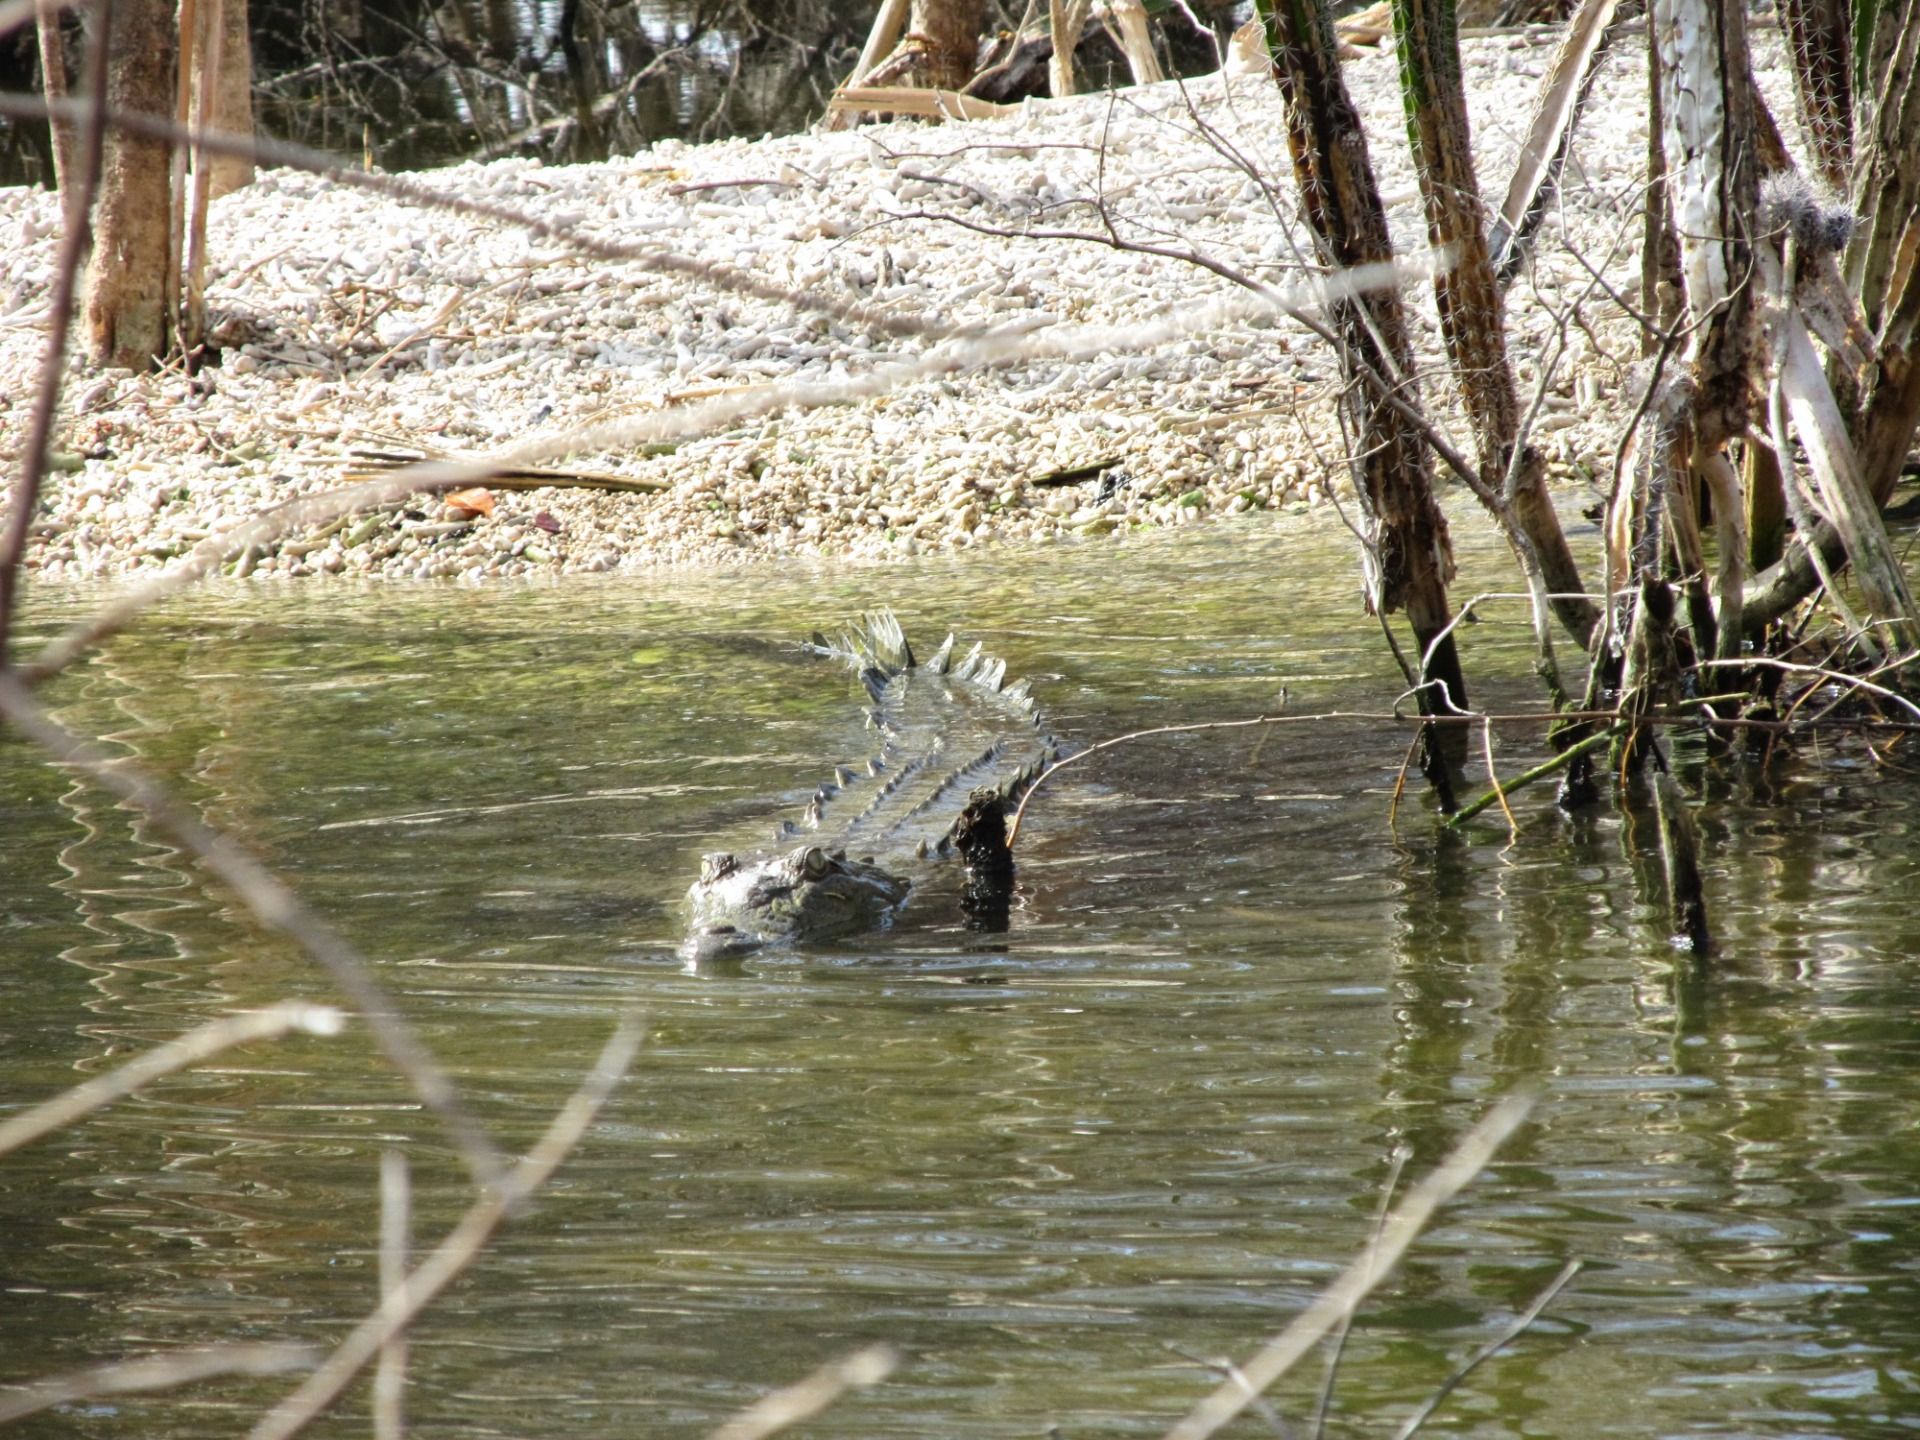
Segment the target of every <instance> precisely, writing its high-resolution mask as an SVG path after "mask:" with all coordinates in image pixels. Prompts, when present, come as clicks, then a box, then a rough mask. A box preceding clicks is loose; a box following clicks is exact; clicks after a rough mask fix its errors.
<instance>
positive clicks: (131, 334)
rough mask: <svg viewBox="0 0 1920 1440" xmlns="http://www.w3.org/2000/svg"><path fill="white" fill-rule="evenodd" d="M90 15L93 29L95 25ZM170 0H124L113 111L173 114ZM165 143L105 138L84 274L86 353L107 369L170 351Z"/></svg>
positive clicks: (116, 29) (110, 92) (117, 134)
mask: <svg viewBox="0 0 1920 1440" xmlns="http://www.w3.org/2000/svg"><path fill="white" fill-rule="evenodd" d="M91 15H92V12H91V11H89V20H88V23H89V24H92V23H94V22H93V20H92V18H91ZM174 29H175V26H174V8H173V6H172V5H171V4H170V3H168V0H120V3H119V4H116V5H115V7H114V22H113V35H112V41H111V44H110V46H109V51H108V60H107V104H108V106H109V107H111V108H112V109H114V110H127V111H140V112H143V113H145V114H148V115H160V116H165V115H169V114H171V113H172V110H173V99H174V69H175V56H176V43H175V34H174ZM168 149H169V147H168V146H167V144H166V143H165V142H164V141H160V140H149V139H146V138H145V137H143V136H139V135H134V134H131V133H129V132H127V131H125V130H119V129H115V130H110V131H108V132H107V139H106V150H105V154H104V157H103V161H102V165H103V168H102V171H101V177H100V198H99V201H98V203H97V204H96V205H95V207H94V219H93V256H92V259H91V261H90V263H89V264H88V266H87V293H86V305H85V315H86V324H87V345H88V351H89V353H90V355H91V357H92V358H93V360H94V361H95V362H96V363H98V364H102V365H121V366H126V367H128V368H130V369H136V370H139V369H145V368H147V367H148V366H150V365H152V364H153V362H154V361H155V360H156V359H158V358H159V357H160V356H162V355H164V354H165V353H166V351H167V346H168V342H169V341H170V339H171V338H172V326H171V325H170V323H169V321H168V318H167V305H166V289H167V275H168V266H167V235H168V213H167V209H168V207H167V200H168V195H167V175H168Z"/></svg>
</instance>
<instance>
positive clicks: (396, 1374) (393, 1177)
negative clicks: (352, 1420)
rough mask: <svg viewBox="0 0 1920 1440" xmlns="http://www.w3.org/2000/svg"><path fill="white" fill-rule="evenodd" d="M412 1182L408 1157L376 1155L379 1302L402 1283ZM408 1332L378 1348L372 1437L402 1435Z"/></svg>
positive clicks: (389, 1439)
mask: <svg viewBox="0 0 1920 1440" xmlns="http://www.w3.org/2000/svg"><path fill="white" fill-rule="evenodd" d="M411 1209H412V1187H411V1185H410V1183H409V1181H408V1179H407V1157H406V1155H405V1154H403V1153H402V1152H401V1151H398V1150H388V1151H385V1152H384V1153H383V1154H382V1155H381V1156H380V1303H381V1304H382V1305H386V1304H388V1303H391V1302H393V1299H394V1295H395V1293H396V1292H397V1291H398V1290H399V1289H400V1287H401V1286H402V1285H404V1284H406V1282H407V1244H408V1235H407V1232H408V1229H409V1222H410V1211H411ZM406 1393H407V1337H406V1336H405V1335H394V1336H392V1337H391V1338H390V1339H388V1341H387V1342H386V1344H384V1345H382V1346H381V1347H380V1361H379V1364H378V1365H377V1366H376V1367H375V1368H374V1372H373V1435H374V1440H401V1437H402V1436H403V1435H404V1434H405V1432H406V1422H405V1418H404V1417H405V1411H404V1408H403V1407H404V1401H405V1399H406Z"/></svg>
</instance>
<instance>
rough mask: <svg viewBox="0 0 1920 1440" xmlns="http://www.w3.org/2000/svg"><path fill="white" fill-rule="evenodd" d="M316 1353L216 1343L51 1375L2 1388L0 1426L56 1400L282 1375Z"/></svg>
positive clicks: (306, 1362)
mask: <svg viewBox="0 0 1920 1440" xmlns="http://www.w3.org/2000/svg"><path fill="white" fill-rule="evenodd" d="M319 1356H320V1352H319V1351H318V1350H315V1349H314V1348H313V1347H312V1346H310V1345H215V1346H210V1347H207V1348H205V1349H195V1350H175V1351H172V1352H171V1353H167V1354H160V1355H143V1356H141V1357H140V1358H139V1359H138V1360H117V1361H115V1362H113V1363H112V1364H110V1365H96V1366H94V1367H92V1368H91V1369H87V1370H75V1371H71V1372H69V1373H68V1374H65V1375H50V1376H48V1377H47V1378H46V1379H44V1380H35V1381H32V1382H31V1383H29V1384H26V1385H21V1386H18V1387H11V1386H10V1387H8V1389H7V1390H6V1391H5V1392H4V1393H0V1425H8V1424H11V1423H12V1422H13V1421H15V1420H21V1419H24V1418H25V1417H27V1416H29V1415H37V1414H39V1413H40V1412H41V1411H42V1410H50V1409H52V1408H53V1407H54V1406H56V1405H75V1404H78V1403H80V1402H81V1401H83V1400H98V1399H103V1398H105V1397H106V1396H109V1395H135V1394H139V1393H140V1392H141V1391H145V1390H171V1389H174V1388H175V1387H176V1386H180V1385H191V1384H192V1383H193V1382H194V1381H196V1380H207V1379H211V1378H212V1377H213V1376H215V1375H284V1374H285V1373H286V1372H287V1371H289V1370H299V1369H301V1368H303V1367H305V1366H308V1365H311V1364H313V1362H314V1361H315V1360H317V1359H318V1358H319Z"/></svg>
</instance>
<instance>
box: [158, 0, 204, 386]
mask: <svg viewBox="0 0 1920 1440" xmlns="http://www.w3.org/2000/svg"><path fill="white" fill-rule="evenodd" d="M199 8H200V7H199V0H180V9H179V15H178V19H177V21H176V22H175V28H176V29H177V30H178V32H179V36H180V47H179V51H178V53H177V55H176V57H175V62H174V67H173V123H174V127H175V128H176V129H178V130H182V131H184V130H185V129H186V128H187V122H188V118H189V116H188V112H189V111H190V110H191V109H192V105H193V65H194V61H195V59H196V58H197V47H198V42H199V39H200V23H199V19H200V17H199ZM193 148H197V147H189V146H186V145H182V144H181V143H180V142H178V141H175V142H174V143H173V144H172V145H170V146H168V148H167V273H166V275H165V276H164V277H163V279H164V289H165V292H166V306H167V328H168V329H169V330H171V331H173V335H174V339H175V341H176V342H179V343H180V348H181V350H182V351H183V352H184V351H185V349H186V345H185V331H184V330H183V328H182V327H181V324H180V316H181V307H180V272H181V267H182V265H183V264H184V262H185V260H186V253H187V246H186V223H187V194H186V192H187V156H188V154H190V153H191V150H192V149H193Z"/></svg>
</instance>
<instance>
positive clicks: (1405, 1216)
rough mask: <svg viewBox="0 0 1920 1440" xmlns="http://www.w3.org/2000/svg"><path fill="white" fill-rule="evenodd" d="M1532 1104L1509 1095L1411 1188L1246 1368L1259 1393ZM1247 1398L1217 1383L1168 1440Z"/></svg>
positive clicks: (1209, 1424)
mask: <svg viewBox="0 0 1920 1440" xmlns="http://www.w3.org/2000/svg"><path fill="white" fill-rule="evenodd" d="M1532 1109H1533V1097H1532V1096H1530V1095H1509V1096H1508V1097H1507V1098H1506V1099H1504V1100H1502V1101H1501V1102H1500V1103H1499V1104H1498V1105H1496V1106H1494V1107H1493V1109H1492V1110H1491V1111H1490V1112H1488V1114H1487V1116H1486V1118H1485V1119H1483V1120H1482V1121H1481V1122H1480V1123H1479V1124H1477V1125H1475V1126H1474V1127H1473V1129H1471V1130H1469V1131H1468V1132H1467V1134H1466V1135H1465V1136H1464V1137H1463V1138H1462V1139H1461V1141H1460V1143H1459V1144H1458V1145H1456V1146H1455V1147H1454V1149H1453V1153H1452V1154H1451V1155H1449V1156H1448V1157H1447V1158H1446V1159H1445V1160H1444V1161H1442V1162H1441V1164H1440V1166H1439V1168H1438V1169H1436V1170H1434V1171H1433V1173H1432V1174H1430V1175H1428V1176H1427V1177H1426V1178H1425V1179H1424V1180H1422V1181H1421V1182H1420V1183H1419V1184H1418V1185H1415V1186H1414V1187H1413V1189H1412V1190H1410V1191H1408V1192H1407V1198H1406V1199H1405V1200H1403V1201H1401V1202H1400V1204H1399V1206H1398V1207H1396V1208H1395V1210H1394V1212H1393V1215H1392V1218H1390V1219H1389V1220H1388V1221H1387V1223H1386V1225H1385V1226H1383V1227H1382V1228H1381V1232H1380V1238H1379V1240H1378V1241H1377V1242H1376V1243H1374V1244H1371V1245H1369V1246H1367V1248H1366V1250H1365V1251H1364V1252H1363V1253H1362V1254H1361V1255H1360V1257H1359V1258H1358V1259H1356V1260H1355V1261H1354V1262H1353V1263H1352V1264H1351V1265H1349V1266H1348V1267H1347V1268H1346V1269H1345V1270H1344V1271H1342V1272H1341V1274H1340V1278H1339V1279H1337V1280H1335V1281H1334V1282H1333V1283H1332V1284H1331V1285H1329V1286H1328V1287H1327V1288H1326V1289H1325V1290H1322V1291H1321V1292H1320V1294H1319V1295H1318V1296H1316V1297H1315V1298H1314V1300H1313V1303H1312V1304H1310V1305H1308V1306H1307V1308H1306V1309H1305V1310H1303V1311H1301V1312H1300V1315H1299V1316H1298V1317H1297V1318H1296V1319H1295V1320H1294V1322H1293V1323H1292V1324H1291V1325H1289V1326H1287V1328H1286V1329H1285V1330H1283V1331H1281V1332H1280V1334H1279V1335H1277V1336H1276V1337H1274V1339H1273V1340H1271V1341H1270V1342H1268V1344H1267V1345H1266V1347H1265V1348H1264V1349H1263V1350H1261V1351H1260V1353H1259V1354H1258V1355H1256V1356H1254V1358H1253V1359H1252V1360H1250V1361H1249V1362H1248V1363H1247V1364H1246V1365H1245V1366H1243V1367H1242V1368H1243V1370H1244V1372H1245V1379H1246V1382H1247V1385H1248V1386H1250V1387H1251V1389H1252V1391H1253V1393H1256V1394H1257V1393H1259V1392H1261V1391H1264V1390H1266V1389H1267V1388H1268V1387H1269V1386H1271V1385H1272V1384H1273V1382H1274V1381H1276V1380H1278V1379H1279V1378H1280V1377H1281V1376H1282V1375H1284V1374H1286V1373H1287V1371H1289V1370H1291V1369H1292V1368H1293V1367H1294V1365H1296V1364H1297V1363H1299V1361H1300V1359H1301V1358H1302V1357H1303V1356H1305V1355H1306V1354H1307V1352H1308V1351H1310V1350H1311V1349H1312V1348H1313V1347H1314V1345H1316V1344H1317V1343H1319V1340H1320V1337H1321V1336H1323V1335H1325V1334H1326V1333H1327V1332H1328V1331H1329V1330H1331V1329H1332V1328H1333V1327H1334V1326H1335V1325H1337V1324H1339V1323H1340V1321H1341V1320H1342V1319H1344V1318H1346V1317H1348V1316H1351V1315H1352V1314H1353V1312H1354V1310H1355V1309H1356V1308H1357V1307H1358V1306H1359V1304H1360V1302H1361V1301H1362V1300H1364V1299H1366V1297H1367V1295H1368V1294H1369V1293H1370V1292H1371V1291H1372V1290H1373V1288H1374V1286H1376V1285H1378V1284H1379V1283H1380V1281H1382V1280H1384V1279H1385V1278H1386V1277H1387V1276H1388V1275H1390V1274H1392V1273H1393V1269H1394V1267H1395V1266H1396V1265H1398V1264H1399V1263H1400V1257H1401V1256H1403V1255H1404V1254H1406V1252H1407V1248H1408V1247H1409V1246H1410V1245H1412V1244H1413V1242H1414V1240H1415V1239H1416V1238H1417V1237H1418V1235H1419V1234H1420V1232H1421V1231H1422V1230H1423V1229H1425V1228H1426V1225H1427V1222H1428V1221H1429V1220H1431V1219H1432V1218H1433V1216H1434V1213H1435V1212H1436V1211H1438V1210H1439V1209H1440V1207H1441V1206H1442V1205H1445V1204H1446V1203H1447V1202H1448V1201H1449V1200H1451V1199H1452V1198H1453V1197H1454V1196H1455V1195H1457V1194H1458V1193H1459V1192H1460V1191H1461V1190H1463V1189H1465V1188H1466V1186H1467V1185H1468V1184H1469V1183H1471V1182H1472V1180H1473V1178H1474V1177H1475V1176H1476V1175H1478V1174H1479V1173H1480V1172H1481V1171H1482V1170H1483V1169H1485V1168H1486V1166H1487V1162H1488V1161H1490V1160H1491V1159H1493V1155H1494V1152H1495V1151H1496V1150H1498V1149H1499V1148H1500V1146H1501V1145H1502V1144H1504V1143H1505V1142H1506V1140H1507V1138H1508V1137H1509V1136H1511V1135H1512V1134H1513V1132H1514V1131H1515V1130H1517V1129H1519V1128H1520V1126H1521V1124H1522V1122H1524V1121H1525V1120H1526V1118H1527V1114H1528V1112H1529V1111H1531V1110H1532ZM1249 1398H1250V1396H1249V1393H1248V1390H1247V1389H1243V1388H1242V1387H1241V1386H1240V1385H1238V1384H1233V1383H1229V1384H1225V1385H1221V1386H1219V1387H1218V1388H1217V1389H1215V1390H1214V1391H1213V1393H1212V1394H1210V1395H1208V1396H1207V1397H1206V1399H1204V1400H1202V1401H1201V1402H1200V1403H1199V1404H1198V1405H1196V1406H1194V1408H1193V1409H1192V1410H1191V1411H1189V1412H1188V1414H1187V1415H1186V1417H1185V1418H1184V1419H1182V1420H1181V1421H1180V1422H1179V1423H1178V1424H1177V1425H1175V1426H1174V1427H1173V1428H1172V1429H1171V1430H1169V1431H1167V1433H1166V1440H1207V1437H1208V1436H1210V1435H1212V1434H1213V1433H1214V1432H1215V1431H1216V1430H1218V1429H1219V1428H1220V1427H1221V1426H1223V1425H1225V1424H1227V1423H1228V1422H1229V1421H1231V1420H1232V1419H1233V1418H1234V1417H1235V1416H1236V1415H1238V1414H1239V1413H1240V1412H1241V1411H1242V1410H1244V1409H1246V1407H1247V1402H1248V1400H1249Z"/></svg>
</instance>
